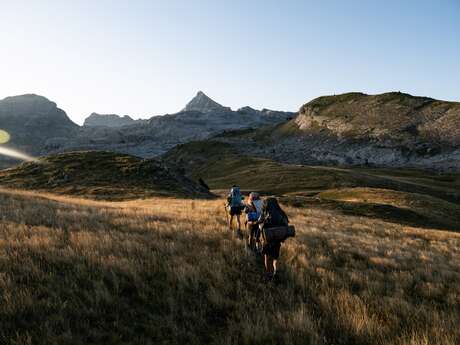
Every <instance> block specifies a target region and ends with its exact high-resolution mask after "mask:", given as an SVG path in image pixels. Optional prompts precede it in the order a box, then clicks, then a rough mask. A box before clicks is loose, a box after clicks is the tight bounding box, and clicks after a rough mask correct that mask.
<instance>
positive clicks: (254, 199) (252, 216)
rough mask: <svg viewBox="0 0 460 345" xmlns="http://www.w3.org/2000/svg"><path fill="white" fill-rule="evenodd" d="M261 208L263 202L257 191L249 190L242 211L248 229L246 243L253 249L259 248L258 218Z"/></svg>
mask: <svg viewBox="0 0 460 345" xmlns="http://www.w3.org/2000/svg"><path fill="white" fill-rule="evenodd" d="M262 208H263V202H262V200H261V199H260V196H259V193H256V192H251V193H250V194H249V198H248V201H247V203H246V206H245V209H244V212H245V213H246V230H247V231H248V242H247V245H248V247H249V248H250V249H252V250H254V251H257V250H259V249H260V229H259V218H260V216H261V215H262Z"/></svg>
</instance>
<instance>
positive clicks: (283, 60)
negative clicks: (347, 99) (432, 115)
mask: <svg viewBox="0 0 460 345" xmlns="http://www.w3.org/2000/svg"><path fill="white" fill-rule="evenodd" d="M0 8H1V12H0V98H4V97H6V96H10V95H17V94H23V93H37V94H41V95H44V96H46V97H48V98H49V99H51V100H53V101H55V102H56V103H58V106H59V107H61V108H62V109H64V110H65V111H66V112H67V113H68V114H69V116H70V117H71V118H72V119H73V120H74V121H76V122H77V123H82V122H83V119H84V118H85V117H86V116H88V115H89V114H90V113H91V112H93V111H95V112H99V113H117V114H130V115H132V116H133V117H135V118H138V117H144V118H145V117H150V116H152V115H156V114H164V113H174V112H176V111H178V110H180V109H181V108H182V107H183V106H184V105H185V103H186V102H187V101H188V100H189V99H190V98H191V97H193V96H194V95H195V93H196V92H197V91H198V90H203V91H204V92H205V93H207V94H208V95H209V96H210V97H212V98H213V99H215V100H216V101H218V102H220V103H222V104H224V105H227V106H230V107H232V108H238V107H241V106H245V105H251V106H253V107H256V108H262V107H266V108H272V109H283V110H297V109H298V108H299V107H300V105H302V104H303V103H305V102H307V101H309V100H311V99H312V98H315V97H317V96H321V95H325V94H335V93H342V92H349V91H362V92H366V93H381V92H386V91H393V90H400V91H404V92H408V93H411V94H415V95H424V96H431V97H434V98H439V99H446V100H457V101H458V100H460V93H459V92H460V88H459V86H460V0H439V1H435V0H432V1H424V0H418V1H415V0H399V1H373V0H368V1H364V0H362V1H358V0H356V1H345V0H343V1H319V0H318V1H306V0H305V1H294V0H292V1H289V0H286V1H275V0H273V1H272V0H266V1H250V0H246V1H239V0H233V1H218V0H203V1H193V0H189V1H179V0H169V1H153V0H152V1H140V0H139V1H133V0H132V1H102V0H101V1H99V0H92V1H86V0H80V1H78V0H75V1H70V0H55V1H52V0H42V1H38V0H35V1H34V0H28V1H24V0H22V1H21V0H15V1H6V0H5V1H1V5H0Z"/></svg>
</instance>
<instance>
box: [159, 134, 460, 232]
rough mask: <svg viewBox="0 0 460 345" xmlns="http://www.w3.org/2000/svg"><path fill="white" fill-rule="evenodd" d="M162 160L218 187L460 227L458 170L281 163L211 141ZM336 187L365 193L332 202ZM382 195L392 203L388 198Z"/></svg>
mask: <svg viewBox="0 0 460 345" xmlns="http://www.w3.org/2000/svg"><path fill="white" fill-rule="evenodd" d="M163 159H164V160H165V161H166V162H167V163H168V164H171V165H178V166H181V167H182V168H183V170H184V172H186V173H188V175H189V176H190V177H191V178H192V179H194V180H198V179H199V178H202V179H204V180H205V182H206V183H207V184H208V185H209V186H210V188H211V189H213V190H215V191H218V190H227V189H228V188H229V187H230V186H232V185H233V184H238V185H239V186H241V188H242V189H243V190H245V191H246V192H249V191H259V192H261V193H263V194H274V195H277V196H280V197H281V198H282V199H283V200H284V201H285V202H287V203H290V204H292V205H297V206H302V207H316V208H334V209H338V210H341V211H342V212H348V213H350V214H355V215H360V216H364V215H367V216H368V217H377V218H382V219H386V220H392V221H394V222H397V223H401V222H403V223H404V222H408V224H413V225H417V226H430V227H438V228H440V229H451V230H460V219H459V218H458V217H457V216H456V215H457V214H460V213H459V212H460V174H454V173H450V174H448V173H446V174H439V173H434V172H428V171H422V170H416V169H406V170H402V169H376V168H364V167H356V168H351V167H350V168H344V167H327V166H303V165H293V164H282V163H278V162H275V161H273V160H270V159H265V158H257V157H250V156H247V155H245V154H242V153H239V152H238V150H237V148H236V147H235V146H234V145H231V144H228V143H224V142H221V141H212V140H207V141H199V142H193V143H189V144H184V145H181V146H179V147H177V148H175V149H173V150H171V151H170V152H168V153H167V154H166V155H165V156H163ZM336 190H340V191H341V192H340V193H341V195H342V196H344V195H347V194H350V195H354V197H355V198H357V195H361V196H360V202H359V203H354V204H352V203H350V202H349V201H348V200H347V199H346V198H343V197H341V198H337V199H335V201H334V202H332V201H331V197H330V195H331V191H336ZM327 192H329V194H328V193H327ZM370 194H371V195H374V198H370V197H369V195H370ZM326 196H328V197H326ZM384 196H386V197H387V199H388V198H390V199H391V198H392V199H393V200H392V202H390V203H389V201H388V200H387V199H385V200H386V201H385V202H384V201H383V197H384ZM409 199H410V200H412V201H413V202H407V200H409ZM416 205H418V206H416Z"/></svg>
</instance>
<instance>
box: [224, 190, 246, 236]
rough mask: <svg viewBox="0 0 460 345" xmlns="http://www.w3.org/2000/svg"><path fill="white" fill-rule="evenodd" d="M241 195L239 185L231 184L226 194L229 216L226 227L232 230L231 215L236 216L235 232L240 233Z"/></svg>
mask: <svg viewBox="0 0 460 345" xmlns="http://www.w3.org/2000/svg"><path fill="white" fill-rule="evenodd" d="M242 200H243V198H242V196H241V191H240V187H238V186H236V185H233V186H232V189H230V193H229V194H228V196H227V208H228V213H229V214H230V218H229V220H228V227H229V229H230V231H231V230H232V224H233V217H236V223H237V225H238V229H237V233H238V234H240V233H241V219H240V216H241V211H242V210H243V203H242Z"/></svg>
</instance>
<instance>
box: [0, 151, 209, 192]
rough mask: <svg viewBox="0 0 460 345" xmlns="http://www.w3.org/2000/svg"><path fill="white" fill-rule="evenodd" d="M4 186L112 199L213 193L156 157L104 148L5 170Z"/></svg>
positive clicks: (2, 173)
mask: <svg viewBox="0 0 460 345" xmlns="http://www.w3.org/2000/svg"><path fill="white" fill-rule="evenodd" d="M0 186H2V187H8V188H20V189H33V190H45V191H48V192H53V193H60V194H69V195H82V196H85V197H91V198H98V199H108V200H123V199H132V198H140V197H149V196H158V195H162V196H180V197H195V198H203V197H210V196H211V194H210V193H209V192H208V191H206V190H205V189H203V188H202V187H201V186H199V185H198V184H196V183H194V182H192V181H191V180H189V179H188V178H186V177H184V176H183V175H182V174H180V173H177V172H176V171H174V170H170V169H168V168H167V167H165V166H164V165H163V164H161V163H160V162H158V161H156V160H153V159H151V160H142V159H140V158H137V157H133V156H129V155H123V154H117V153H112V152H104V151H102V152H101V151H78V152H69V153H64V154H59V155H54V156H48V157H44V158H42V159H40V160H39V161H38V162H28V163H23V164H22V165H20V166H18V167H15V168H11V169H6V170H1V171H0Z"/></svg>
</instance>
